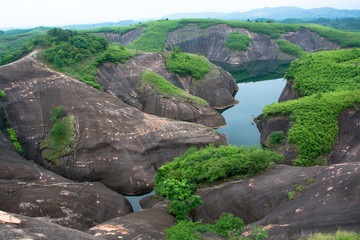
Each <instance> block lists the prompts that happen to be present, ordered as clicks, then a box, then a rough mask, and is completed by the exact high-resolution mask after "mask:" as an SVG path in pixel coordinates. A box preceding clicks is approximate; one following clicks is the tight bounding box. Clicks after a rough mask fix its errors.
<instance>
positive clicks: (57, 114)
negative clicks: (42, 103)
mask: <svg viewBox="0 0 360 240" xmlns="http://www.w3.org/2000/svg"><path fill="white" fill-rule="evenodd" d="M64 115H65V110H64V106H63V105H60V106H58V107H56V108H54V109H53V110H51V112H50V120H51V122H52V123H55V122H56V121H57V120H58V119H59V118H61V117H63V116H64Z"/></svg>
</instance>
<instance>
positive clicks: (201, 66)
mask: <svg viewBox="0 0 360 240" xmlns="http://www.w3.org/2000/svg"><path fill="white" fill-rule="evenodd" d="M164 55H165V63H166V67H167V68H168V69H169V71H170V72H171V73H178V74H180V75H183V76H192V77H193V78H195V79H197V80H199V79H201V78H203V77H204V76H205V75H206V74H207V73H208V72H210V70H211V66H210V64H209V62H208V60H207V59H206V58H205V57H203V56H198V55H194V54H190V53H183V52H180V48H179V47H174V52H172V53H171V54H170V55H169V54H164Z"/></svg>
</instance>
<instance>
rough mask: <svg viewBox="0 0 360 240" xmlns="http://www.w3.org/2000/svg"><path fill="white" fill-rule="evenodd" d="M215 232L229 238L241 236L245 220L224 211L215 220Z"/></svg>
mask: <svg viewBox="0 0 360 240" xmlns="http://www.w3.org/2000/svg"><path fill="white" fill-rule="evenodd" d="M214 232H215V233H216V234H217V235H219V236H222V237H226V238H227V239H228V238H230V237H239V236H240V235H241V234H242V233H243V232H244V222H243V220H241V219H240V218H237V217H234V215H232V214H231V213H222V214H221V216H220V218H219V219H218V220H216V221H215V224H214Z"/></svg>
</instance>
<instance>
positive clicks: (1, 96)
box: [0, 90, 6, 101]
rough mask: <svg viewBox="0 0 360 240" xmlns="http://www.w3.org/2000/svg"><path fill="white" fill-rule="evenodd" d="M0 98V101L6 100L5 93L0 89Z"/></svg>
mask: <svg viewBox="0 0 360 240" xmlns="http://www.w3.org/2000/svg"><path fill="white" fill-rule="evenodd" d="M0 98H1V101H5V100H6V94H5V93H4V92H3V91H2V90H0Z"/></svg>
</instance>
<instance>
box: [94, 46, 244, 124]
mask: <svg viewBox="0 0 360 240" xmlns="http://www.w3.org/2000/svg"><path fill="white" fill-rule="evenodd" d="M211 68H212V69H211V72H210V73H208V74H207V75H206V76H205V77H204V78H202V79H200V80H195V79H194V78H192V77H189V76H187V77H185V76H180V75H178V74H171V73H170V72H169V71H168V69H167V68H166V65H165V62H164V58H163V56H162V55H161V54H159V53H143V54H141V55H139V56H136V57H134V58H132V59H130V60H129V62H128V63H125V64H118V65H116V66H115V65H113V64H111V63H105V64H103V65H102V66H101V67H100V68H99V71H98V74H97V75H96V79H97V81H98V82H99V84H100V85H101V86H103V88H104V90H105V91H106V92H108V93H110V94H112V95H114V96H116V97H118V98H119V99H121V100H122V101H124V102H125V103H127V104H129V105H131V106H134V107H136V108H138V109H140V110H142V111H144V112H146V113H150V114H154V115H157V116H161V117H167V118H172V119H182V120H184V121H189V122H196V123H199V124H204V125H207V126H211V127H220V126H222V125H225V120H224V118H223V117H222V116H221V115H220V114H219V113H218V112H217V111H215V110H214V109H212V108H217V109H222V108H227V107H230V106H233V105H235V104H236V103H237V101H236V100H235V98H234V97H233V94H234V93H235V92H236V91H237V90H238V87H237V85H236V83H235V80H234V79H233V78H232V76H231V75H230V74H229V73H228V72H226V71H224V70H223V69H221V68H219V67H216V66H215V65H213V64H211ZM145 70H147V71H152V72H154V73H156V74H158V75H160V76H162V77H163V78H165V79H166V80H168V81H169V82H171V83H172V84H174V85H175V86H177V87H180V88H182V89H184V90H185V91H186V92H188V93H190V94H192V95H194V96H198V97H200V98H203V99H205V100H206V101H207V102H208V103H209V104H210V106H211V107H212V108H209V107H205V106H202V105H200V104H196V103H192V104H190V103H188V102H185V101H183V100H180V99H178V98H176V97H175V98H168V97H166V98H165V97H163V96H161V95H158V94H155V93H154V91H153V90H152V89H146V91H145V92H143V93H140V91H139V76H140V72H141V71H145Z"/></svg>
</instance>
